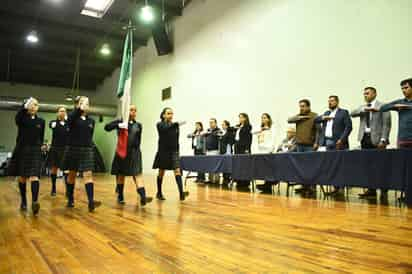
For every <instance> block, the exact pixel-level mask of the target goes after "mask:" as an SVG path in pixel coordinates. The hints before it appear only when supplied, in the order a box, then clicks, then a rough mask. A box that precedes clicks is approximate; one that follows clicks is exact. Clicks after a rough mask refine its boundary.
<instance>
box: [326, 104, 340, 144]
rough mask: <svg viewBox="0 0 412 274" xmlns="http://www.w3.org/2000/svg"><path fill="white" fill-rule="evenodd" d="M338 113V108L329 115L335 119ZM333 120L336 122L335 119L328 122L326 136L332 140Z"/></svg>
mask: <svg viewBox="0 0 412 274" xmlns="http://www.w3.org/2000/svg"><path fill="white" fill-rule="evenodd" d="M337 111H338V108H335V109H334V110H333V111H332V112H331V113H330V114H329V117H332V118H335V116H336V112H337ZM333 120H334V119H330V120H329V121H327V123H326V130H325V136H326V137H327V138H332V137H333Z"/></svg>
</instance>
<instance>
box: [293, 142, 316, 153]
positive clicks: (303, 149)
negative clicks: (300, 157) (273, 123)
mask: <svg viewBox="0 0 412 274" xmlns="http://www.w3.org/2000/svg"><path fill="white" fill-rule="evenodd" d="M296 151H297V152H310V151H313V145H299V144H297V145H296Z"/></svg>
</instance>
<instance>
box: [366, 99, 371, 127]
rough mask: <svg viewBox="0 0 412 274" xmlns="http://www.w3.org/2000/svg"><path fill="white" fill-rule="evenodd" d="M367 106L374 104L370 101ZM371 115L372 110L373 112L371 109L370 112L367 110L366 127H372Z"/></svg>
mask: <svg viewBox="0 0 412 274" xmlns="http://www.w3.org/2000/svg"><path fill="white" fill-rule="evenodd" d="M367 106H368V108H370V107H371V106H372V104H371V103H369V104H368V105H367ZM371 116H372V112H371V111H368V112H367V115H366V127H367V128H370V127H371Z"/></svg>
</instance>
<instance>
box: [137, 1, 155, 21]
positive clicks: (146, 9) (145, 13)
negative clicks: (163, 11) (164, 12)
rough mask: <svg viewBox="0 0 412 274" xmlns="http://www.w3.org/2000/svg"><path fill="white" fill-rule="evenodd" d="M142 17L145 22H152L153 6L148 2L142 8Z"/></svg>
mask: <svg viewBox="0 0 412 274" xmlns="http://www.w3.org/2000/svg"><path fill="white" fill-rule="evenodd" d="M140 18H141V19H142V20H143V21H144V22H152V21H153V19H154V12H153V8H152V7H151V6H149V5H147V4H146V5H145V6H143V7H142V9H141V10H140Z"/></svg>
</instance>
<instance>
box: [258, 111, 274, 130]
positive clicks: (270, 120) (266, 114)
mask: <svg viewBox="0 0 412 274" xmlns="http://www.w3.org/2000/svg"><path fill="white" fill-rule="evenodd" d="M262 116H266V117H267V118H268V120H269V125H268V126H269V128H271V127H272V117H270V114H269V113H266V112H265V113H263V114H262ZM264 126H265V125H264V124H263V123H262V124H261V125H260V127H261V128H263V127H264Z"/></svg>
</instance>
